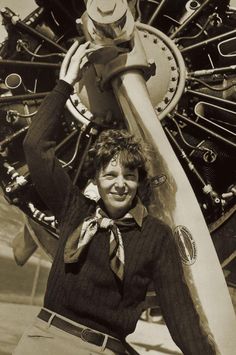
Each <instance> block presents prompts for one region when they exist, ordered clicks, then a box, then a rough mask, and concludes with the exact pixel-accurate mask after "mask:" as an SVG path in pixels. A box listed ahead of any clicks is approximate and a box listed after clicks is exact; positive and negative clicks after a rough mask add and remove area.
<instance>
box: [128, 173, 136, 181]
mask: <svg viewBox="0 0 236 355" xmlns="http://www.w3.org/2000/svg"><path fill="white" fill-rule="evenodd" d="M126 179H132V180H133V179H136V175H135V174H127V175H126Z"/></svg>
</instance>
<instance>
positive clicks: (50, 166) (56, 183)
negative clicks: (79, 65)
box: [23, 80, 73, 221]
mask: <svg viewBox="0 0 236 355" xmlns="http://www.w3.org/2000/svg"><path fill="white" fill-rule="evenodd" d="M72 90H73V88H72V86H71V85H69V84H68V83H66V82H65V81H63V80H60V81H59V82H58V84H57V85H56V87H55V88H54V89H53V91H52V92H51V93H50V94H49V95H47V96H46V98H45V99H44V100H43V102H42V104H41V105H40V107H39V110H38V112H37V114H36V115H35V117H34V119H33V121H32V123H31V125H30V127H29V130H28V133H27V135H26V137H25V140H24V143H23V146H24V152H25V156H26V162H27V164H28V167H29V171H30V175H31V178H32V181H33V182H34V184H35V186H36V189H37V191H38V193H39V195H40V197H41V198H42V200H43V201H44V203H45V204H46V205H47V207H48V208H49V209H50V211H51V212H52V213H53V214H54V215H55V216H56V218H57V220H58V221H60V219H61V217H62V213H63V206H64V205H65V201H66V199H67V196H69V193H70V191H71V189H72V182H71V179H70V177H69V176H68V175H67V173H66V172H65V170H64V169H63V168H62V166H61V164H60V162H59V161H58V160H57V158H56V157H55V145H56V141H55V137H56V133H57V132H58V127H59V124H60V120H59V118H60V116H61V115H62V112H63V109H64V106H65V103H66V101H67V99H68V97H69V95H70V93H71V92H72Z"/></svg>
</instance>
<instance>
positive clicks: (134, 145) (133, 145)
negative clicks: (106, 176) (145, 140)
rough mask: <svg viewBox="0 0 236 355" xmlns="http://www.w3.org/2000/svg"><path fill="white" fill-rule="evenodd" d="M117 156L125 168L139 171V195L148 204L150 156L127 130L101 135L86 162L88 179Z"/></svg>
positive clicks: (110, 131) (103, 132) (107, 131)
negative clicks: (148, 163) (148, 165)
mask: <svg viewBox="0 0 236 355" xmlns="http://www.w3.org/2000/svg"><path fill="white" fill-rule="evenodd" d="M116 155H117V156H119V161H120V162H121V164H122V165H123V166H124V167H127V168H129V169H131V170H133V169H138V173H139V189H138V194H139V197H140V198H141V200H142V202H143V203H144V202H145V204H147V201H148V198H149V195H150V186H149V179H148V167H147V162H148V156H147V153H146V150H145V146H144V145H143V144H141V142H140V141H138V139H136V138H135V137H134V135H132V134H131V133H129V132H128V131H127V130H125V129H107V130H104V131H102V132H101V133H100V135H99V136H98V138H97V140H96V141H95V143H94V144H93V146H92V148H91V149H90V150H89V153H88V159H87V162H86V170H87V175H88V177H89V178H90V179H93V178H94V177H95V176H96V173H97V172H98V171H100V170H101V169H103V168H104V167H106V166H107V165H108V164H109V162H110V161H111V159H112V158H114V157H115V156H116ZM144 196H145V197H144Z"/></svg>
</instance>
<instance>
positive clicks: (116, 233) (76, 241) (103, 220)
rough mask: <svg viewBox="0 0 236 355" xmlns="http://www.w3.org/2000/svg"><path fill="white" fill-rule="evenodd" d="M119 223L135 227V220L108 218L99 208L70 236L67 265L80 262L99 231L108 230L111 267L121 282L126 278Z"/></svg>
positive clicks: (130, 217)
mask: <svg viewBox="0 0 236 355" xmlns="http://www.w3.org/2000/svg"><path fill="white" fill-rule="evenodd" d="M119 223H121V225H123V224H124V223H125V224H126V225H130V226H131V225H132V226H133V225H134V219H133V218H132V216H131V215H130V214H127V215H126V216H124V217H123V218H122V219H120V220H113V219H111V218H108V217H107V216H106V215H105V213H104V211H102V209H101V208H100V207H97V209H96V213H95V216H93V217H88V218H86V219H85V220H84V222H83V223H82V224H81V225H79V227H78V228H76V229H75V231H74V232H73V233H72V234H71V235H70V236H69V238H68V240H67V242H66V246H65V251H64V261H65V263H75V262H77V261H78V260H79V258H80V255H81V253H82V251H83V250H85V249H86V247H87V246H88V244H89V243H90V241H91V240H92V238H93V237H94V235H95V234H96V233H97V231H98V230H99V229H106V230H108V231H109V232H110V235H109V237H110V239H109V259H110V267H111V269H112V271H113V272H114V274H115V275H116V276H117V277H118V279H119V280H120V281H122V280H123V278H124V267H125V254H124V245H123V240H122V235H121V232H120V230H119V228H118V225H119Z"/></svg>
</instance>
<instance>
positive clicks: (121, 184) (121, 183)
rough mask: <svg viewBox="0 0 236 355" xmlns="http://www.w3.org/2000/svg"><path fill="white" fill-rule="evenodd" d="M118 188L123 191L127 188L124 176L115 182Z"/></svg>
mask: <svg viewBox="0 0 236 355" xmlns="http://www.w3.org/2000/svg"><path fill="white" fill-rule="evenodd" d="M115 186H116V188H119V189H123V188H125V179H124V177H123V176H117V178H116V181H115Z"/></svg>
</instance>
